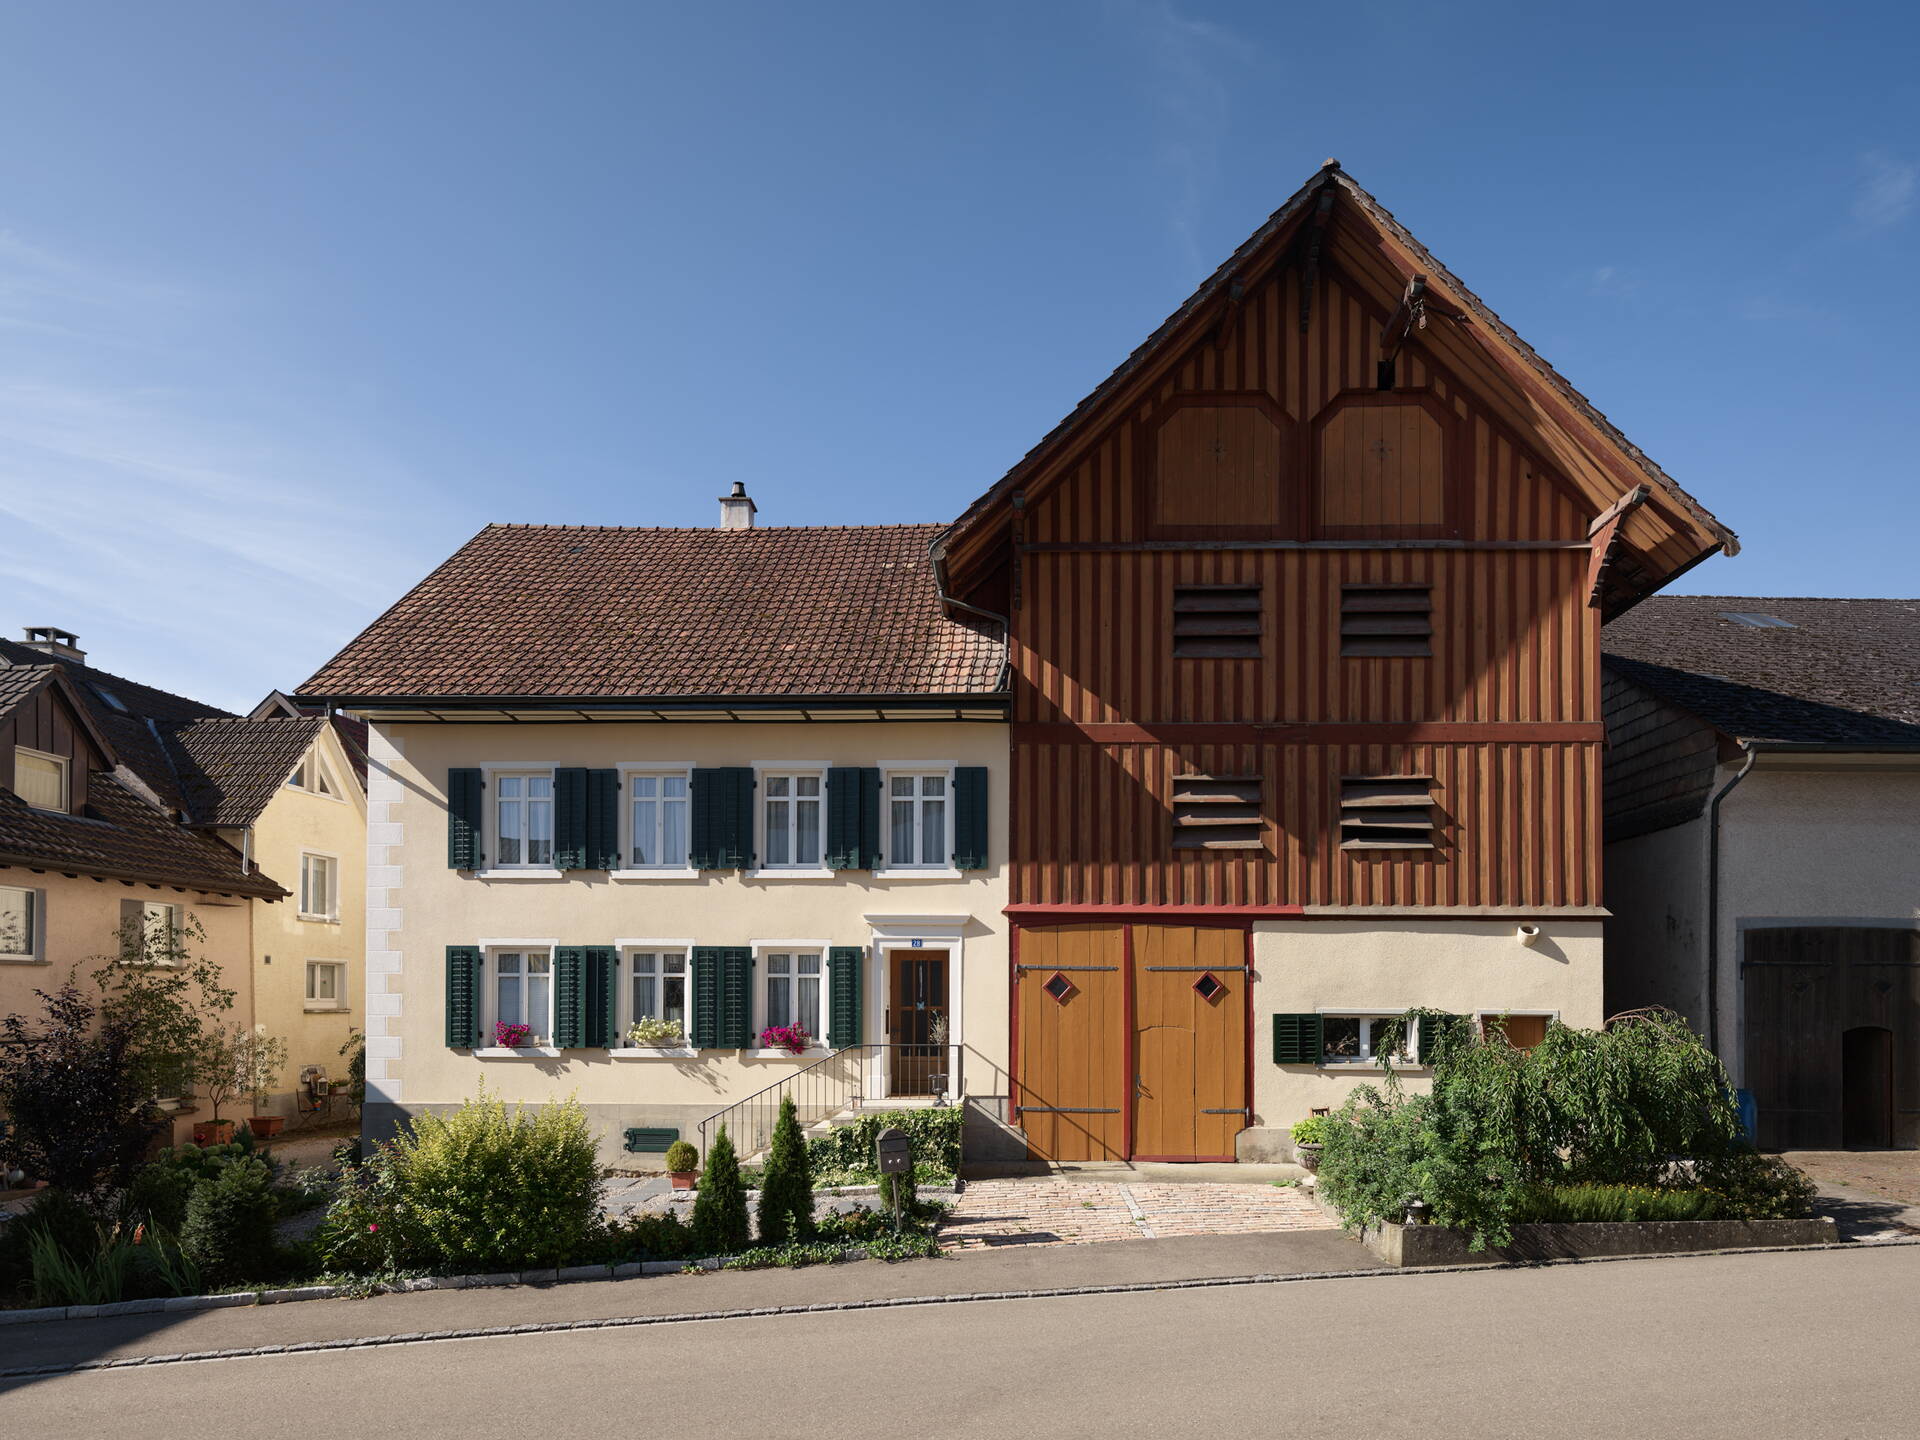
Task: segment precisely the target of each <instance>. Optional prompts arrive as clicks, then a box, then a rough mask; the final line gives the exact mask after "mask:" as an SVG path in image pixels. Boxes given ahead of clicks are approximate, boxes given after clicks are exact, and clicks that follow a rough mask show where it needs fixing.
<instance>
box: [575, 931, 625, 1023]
mask: <svg viewBox="0 0 1920 1440" xmlns="http://www.w3.org/2000/svg"><path fill="white" fill-rule="evenodd" d="M586 966H587V1030H586V1035H585V1037H584V1039H583V1040H582V1042H581V1043H582V1044H585V1045H592V1046H596V1047H597V1046H603V1045H604V1046H606V1047H607V1048H609V1049H611V1048H612V1046H613V1043H614V1039H615V1036H614V1033H613V1026H614V998H613V997H614V992H615V990H616V989H617V988H618V986H619V983H620V974H619V967H620V954H619V952H618V951H617V950H615V949H614V948H613V946H611V945H589V946H587V947H586Z"/></svg>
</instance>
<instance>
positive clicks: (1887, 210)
mask: <svg viewBox="0 0 1920 1440" xmlns="http://www.w3.org/2000/svg"><path fill="white" fill-rule="evenodd" d="M1916 202H1920V165H1916V164H1915V163H1914V162H1913V161H1911V160H1902V159H1900V158H1899V157H1898V156H1896V155H1892V154H1889V153H1888V152H1887V151H1885V150H1870V151H1868V152H1867V153H1866V154H1865V155H1863V156H1861V157H1860V183H1859V187H1858V188H1857V189H1856V190H1855V191H1854V196H1853V218H1854V219H1855V220H1856V221H1858V222H1859V223H1860V224H1861V225H1863V226H1865V227H1866V228H1867V229H1869V230H1886V229H1890V228H1891V227H1893V226H1895V225H1898V224H1899V223H1900V222H1901V221H1902V220H1905V219H1906V218H1907V216H1909V215H1911V214H1912V213H1913V207H1914V205H1915V203H1916Z"/></svg>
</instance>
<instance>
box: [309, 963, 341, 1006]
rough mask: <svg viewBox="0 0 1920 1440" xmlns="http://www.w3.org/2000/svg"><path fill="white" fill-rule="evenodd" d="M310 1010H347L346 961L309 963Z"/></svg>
mask: <svg viewBox="0 0 1920 1440" xmlns="http://www.w3.org/2000/svg"><path fill="white" fill-rule="evenodd" d="M306 1008H307V1009H309V1010H344V1009H346V1008H347V965H346V962H345V961H344V960H309V961H307V1005H306Z"/></svg>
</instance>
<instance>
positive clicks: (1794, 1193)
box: [1694, 1145, 1819, 1220]
mask: <svg viewBox="0 0 1920 1440" xmlns="http://www.w3.org/2000/svg"><path fill="white" fill-rule="evenodd" d="M1694 1174H1695V1177H1696V1178H1697V1179H1698V1181H1699V1183H1700V1186H1701V1188H1702V1189H1705V1190H1708V1191H1711V1192H1712V1193H1713V1194H1714V1195H1716V1196H1717V1197H1719V1199H1720V1202H1721V1204H1722V1206H1723V1207H1724V1208H1725V1211H1726V1213H1727V1214H1728V1215H1729V1216H1731V1217H1733V1218H1735V1219H1739V1220H1804V1219H1805V1218H1806V1217H1807V1216H1809V1215H1811V1214H1812V1213H1813V1198H1814V1196H1815V1195H1817V1194H1818V1193H1819V1187H1818V1186H1816V1185H1815V1184H1814V1183H1813V1181H1812V1180H1810V1179H1809V1178H1808V1177H1807V1175H1806V1172H1804V1171H1801V1170H1796V1169H1794V1168H1793V1166H1791V1165H1789V1164H1787V1162H1786V1161H1784V1160H1782V1159H1781V1158H1780V1157H1779V1156H1777V1155H1762V1154H1760V1153H1759V1152H1758V1151H1756V1150H1754V1149H1752V1148H1751V1147H1750V1146H1744V1145H1743V1146H1739V1147H1736V1148H1735V1149H1733V1150H1731V1151H1729V1152H1728V1153H1727V1154H1725V1155H1718V1156H1713V1157H1710V1158H1707V1159H1703V1160H1701V1161H1700V1162H1698V1163H1697V1164H1696V1165H1695V1166H1694Z"/></svg>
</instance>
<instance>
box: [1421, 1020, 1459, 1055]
mask: <svg viewBox="0 0 1920 1440" xmlns="http://www.w3.org/2000/svg"><path fill="white" fill-rule="evenodd" d="M1466 1024H1467V1017H1466V1016H1464V1015H1422V1016H1420V1018H1419V1019H1418V1021H1417V1022H1416V1023H1415V1034H1416V1035H1417V1036H1418V1042H1419V1048H1420V1063H1421V1064H1422V1065H1431V1064H1433V1052H1434V1049H1435V1047H1436V1046H1438V1045H1439V1043H1440V1036H1441V1033H1442V1032H1443V1031H1446V1030H1453V1031H1454V1032H1455V1033H1456V1034H1457V1033H1458V1030H1459V1029H1460V1028H1464V1027H1465V1026H1466Z"/></svg>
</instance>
